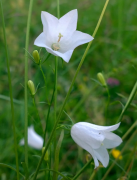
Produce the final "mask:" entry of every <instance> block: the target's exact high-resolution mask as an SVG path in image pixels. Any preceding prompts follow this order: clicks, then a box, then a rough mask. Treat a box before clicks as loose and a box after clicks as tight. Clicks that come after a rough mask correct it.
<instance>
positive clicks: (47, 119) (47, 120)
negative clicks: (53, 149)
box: [43, 87, 55, 146]
mask: <svg viewBox="0 0 137 180" xmlns="http://www.w3.org/2000/svg"><path fill="white" fill-rule="evenodd" d="M54 92H55V87H54V89H53V93H52V97H51V101H50V104H49V107H48V113H47V118H46V128H45V132H44V144H43V146H44V145H45V140H46V133H47V129H48V122H49V114H50V108H51V104H52V102H53V98H54Z"/></svg>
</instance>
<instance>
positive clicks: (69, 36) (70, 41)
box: [34, 9, 93, 62]
mask: <svg viewBox="0 0 137 180" xmlns="http://www.w3.org/2000/svg"><path fill="white" fill-rule="evenodd" d="M77 18H78V15H77V10H76V9H75V10H72V11H70V12H68V13H67V14H65V15H64V16H63V17H61V18H60V19H58V18H56V17H55V16H53V15H51V14H49V13H48V12H44V11H42V13H41V20H42V23H43V32H42V33H41V34H40V35H39V36H38V37H37V38H36V40H35V42H34V44H35V45H36V46H39V47H45V48H46V50H47V51H48V52H49V53H51V54H53V55H55V56H60V57H61V58H63V59H64V61H66V62H69V60H70V58H71V55H72V53H73V50H74V49H75V48H76V47H77V46H79V45H81V44H85V43H87V42H90V41H91V40H93V37H92V36H90V35H89V34H86V33H82V32H80V31H76V27H77Z"/></svg>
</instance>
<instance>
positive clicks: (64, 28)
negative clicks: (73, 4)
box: [57, 9, 78, 39]
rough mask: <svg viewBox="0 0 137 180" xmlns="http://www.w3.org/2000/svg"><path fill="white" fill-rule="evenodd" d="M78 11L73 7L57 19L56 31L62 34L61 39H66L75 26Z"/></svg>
mask: <svg viewBox="0 0 137 180" xmlns="http://www.w3.org/2000/svg"><path fill="white" fill-rule="evenodd" d="M77 19H78V13H77V9H74V10H72V11H70V12H68V13H67V14H65V15H64V16H62V17H61V18H60V19H59V24H58V28H57V31H58V32H59V33H61V34H62V35H63V38H62V39H68V38H69V37H70V36H71V35H72V34H73V32H74V31H75V30H76V28H77Z"/></svg>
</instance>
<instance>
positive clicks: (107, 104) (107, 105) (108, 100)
mask: <svg viewBox="0 0 137 180" xmlns="http://www.w3.org/2000/svg"><path fill="white" fill-rule="evenodd" d="M106 91H107V94H108V99H107V103H106V120H107V115H108V107H109V102H110V94H109V89H108V87H107V86H106Z"/></svg>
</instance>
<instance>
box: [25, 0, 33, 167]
mask: <svg viewBox="0 0 137 180" xmlns="http://www.w3.org/2000/svg"><path fill="white" fill-rule="evenodd" d="M32 6H33V0H30V4H29V12H28V20H27V29H26V44H25V50H26V51H25V163H26V166H27V168H28V96H27V95H28V94H27V82H28V53H27V51H28V46H29V33H30V22H31V14H32Z"/></svg>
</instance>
